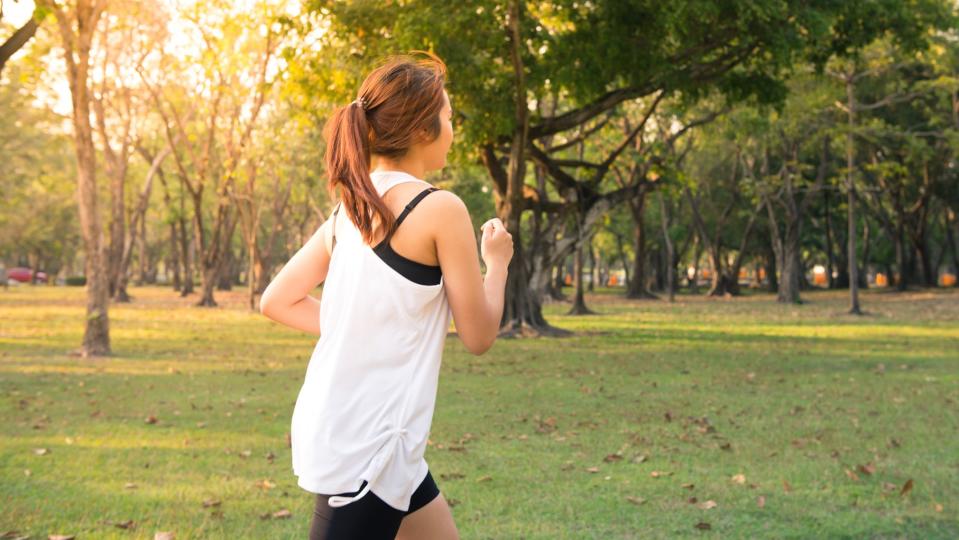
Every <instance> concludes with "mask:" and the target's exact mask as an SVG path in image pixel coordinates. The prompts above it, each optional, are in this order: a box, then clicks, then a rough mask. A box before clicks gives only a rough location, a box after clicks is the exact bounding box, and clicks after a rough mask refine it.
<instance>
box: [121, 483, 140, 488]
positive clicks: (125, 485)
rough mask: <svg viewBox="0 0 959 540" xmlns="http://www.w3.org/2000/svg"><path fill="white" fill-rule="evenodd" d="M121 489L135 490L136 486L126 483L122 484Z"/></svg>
mask: <svg viewBox="0 0 959 540" xmlns="http://www.w3.org/2000/svg"><path fill="white" fill-rule="evenodd" d="M123 488H124V489H136V488H137V485H136V484H134V483H133V482H127V483H126V484H123Z"/></svg>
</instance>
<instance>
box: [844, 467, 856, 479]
mask: <svg viewBox="0 0 959 540" xmlns="http://www.w3.org/2000/svg"><path fill="white" fill-rule="evenodd" d="M846 476H848V477H849V478H850V479H852V480H859V475H858V474H856V472H855V471H853V470H852V469H846Z"/></svg>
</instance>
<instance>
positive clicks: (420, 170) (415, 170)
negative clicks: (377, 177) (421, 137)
mask: <svg viewBox="0 0 959 540" xmlns="http://www.w3.org/2000/svg"><path fill="white" fill-rule="evenodd" d="M371 161H372V163H371V165H372V169H371V171H370V172H376V171H400V172H405V173H406V174H410V175H413V176H415V177H417V178H419V179H420V180H423V179H424V178H423V177H424V175H425V174H426V171H425V170H424V167H423V164H422V163H421V162H419V161H418V160H415V159H398V160H395V159H389V158H385V157H382V156H376V155H374V156H372V159H371Z"/></svg>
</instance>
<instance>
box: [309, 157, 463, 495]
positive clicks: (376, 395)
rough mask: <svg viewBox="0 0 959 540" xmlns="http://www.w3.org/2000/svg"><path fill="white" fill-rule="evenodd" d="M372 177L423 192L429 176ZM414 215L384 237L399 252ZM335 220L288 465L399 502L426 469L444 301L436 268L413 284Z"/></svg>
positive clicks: (335, 485)
mask: <svg viewBox="0 0 959 540" xmlns="http://www.w3.org/2000/svg"><path fill="white" fill-rule="evenodd" d="M372 178H373V181H374V184H375V185H376V187H377V190H378V191H380V192H387V191H389V190H391V188H393V186H396V188H395V189H399V187H400V185H402V184H408V186H406V187H412V188H413V191H415V192H416V193H417V194H420V193H423V192H424V191H429V190H428V188H429V184H428V183H426V182H423V181H421V180H417V179H416V178H415V177H412V176H410V175H407V174H406V173H401V172H394V171H388V172H381V173H374V174H373V175H372ZM412 199H416V197H415V196H414V197H412ZM419 200H423V199H422V198H420V199H419ZM408 203H409V201H407V204H408ZM404 206H405V204H404ZM413 208H414V209H415V208H416V207H415V206H414V207H413ZM415 214H416V212H414V211H412V209H411V211H410V212H408V213H407V216H406V217H405V219H404V220H403V221H402V222H401V226H400V227H398V228H397V229H396V232H395V233H394V240H393V243H391V244H390V245H392V246H393V248H394V250H395V251H396V252H398V253H396V255H399V254H400V253H403V255H399V256H400V257H403V258H407V257H405V252H404V251H401V250H400V248H399V243H398V242H397V240H396V238H398V237H399V235H400V234H404V235H405V236H407V237H409V238H410V239H411V240H412V239H413V237H412V236H409V235H408V234H406V233H409V232H410V231H409V230H406V229H405V228H406V227H407V222H409V221H410V220H411V219H412V218H411V217H408V216H413V215H415ZM400 215H402V212H401V213H400ZM397 217H400V216H397ZM335 223H336V227H335V238H336V242H335V244H334V245H333V246H332V254H331V259H330V268H329V273H328V275H327V279H326V282H325V284H324V287H323V296H322V298H321V305H320V326H321V337H320V339H319V340H318V342H317V344H316V347H315V349H314V351H313V355H312V357H311V359H310V363H309V365H308V367H307V373H306V378H305V380H304V383H303V386H302V388H301V390H300V392H299V395H298V397H297V403H296V406H295V407H294V412H293V420H292V423H291V432H290V434H291V443H292V447H293V470H294V473H295V474H296V475H297V476H298V477H299V480H298V484H299V485H300V486H301V487H303V488H304V489H306V490H308V491H311V492H314V493H339V492H346V491H356V490H357V489H359V486H360V485H361V482H362V480H367V482H368V486H369V487H370V490H371V491H373V492H374V493H376V494H377V495H378V496H379V497H380V498H382V499H383V500H384V501H386V502H387V503H389V504H390V505H391V506H394V507H395V508H397V509H400V510H405V509H406V508H407V506H408V505H409V496H410V494H411V493H412V491H413V489H414V488H415V487H416V485H418V483H419V482H420V481H421V480H422V479H423V478H424V477H425V476H426V473H427V470H428V467H427V465H426V462H425V460H424V459H423V453H424V452H425V449H426V440H427V438H428V435H429V428H430V424H431V422H432V416H433V410H434V406H435V400H436V389H437V383H438V377H439V368H440V363H441V357H442V351H443V345H444V339H445V337H446V333H447V330H448V329H449V324H450V320H451V312H450V308H449V303H448V301H447V298H446V294H445V290H444V287H443V283H442V276H441V277H440V280H439V282H438V283H435V284H428V285H427V284H422V283H417V282H416V281H414V280H413V279H411V277H414V278H415V276H409V275H404V273H403V272H404V271H405V270H404V269H403V268H402V267H396V266H394V265H391V263H390V261H389V260H387V259H386V258H384V257H383V256H381V254H380V253H377V251H376V250H374V246H370V245H368V244H366V243H365V242H364V240H363V238H362V236H361V235H360V233H359V231H358V230H357V229H356V228H355V227H354V226H353V224H352V222H351V221H350V220H349V218H348V217H347V216H344V215H342V214H338V216H337V218H336V221H335ZM401 231H402V233H401ZM414 232H415V231H414ZM380 240H382V238H381V239H380ZM420 255H422V254H420ZM422 258H425V257H421V259H422ZM419 262H420V263H422V262H423V261H419ZM359 496H361V495H359Z"/></svg>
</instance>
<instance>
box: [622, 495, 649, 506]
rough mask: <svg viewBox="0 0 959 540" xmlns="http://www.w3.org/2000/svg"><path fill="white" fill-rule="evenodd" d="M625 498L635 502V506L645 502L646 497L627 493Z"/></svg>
mask: <svg viewBox="0 0 959 540" xmlns="http://www.w3.org/2000/svg"><path fill="white" fill-rule="evenodd" d="M626 500H627V501H629V502H631V503H633V504H635V505H636V506H639V505H641V504H645V503H646V499H644V498H642V497H633V496H632V495H627V496H626Z"/></svg>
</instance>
